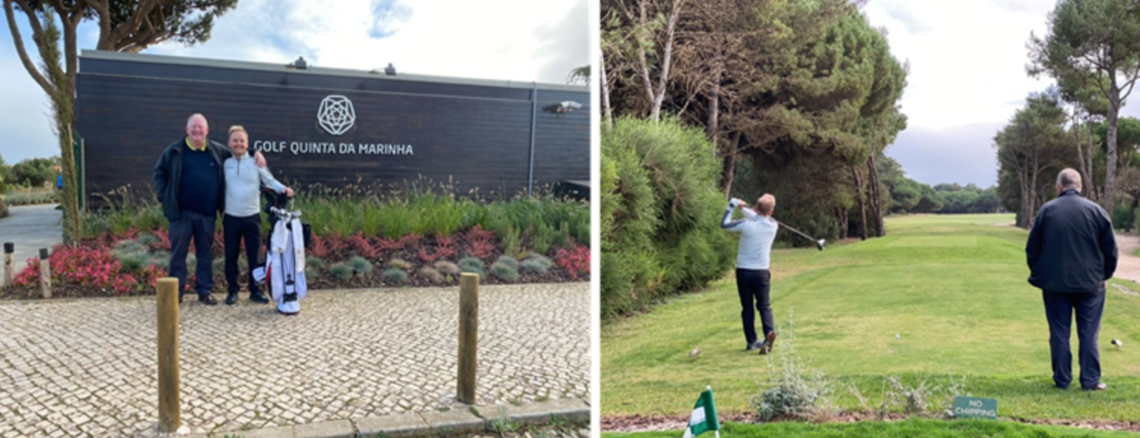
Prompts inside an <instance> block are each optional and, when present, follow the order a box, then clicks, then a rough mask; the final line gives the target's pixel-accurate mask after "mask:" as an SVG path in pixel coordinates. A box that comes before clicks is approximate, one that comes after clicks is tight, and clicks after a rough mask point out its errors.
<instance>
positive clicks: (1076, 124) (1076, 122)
mask: <svg viewBox="0 0 1140 438" xmlns="http://www.w3.org/2000/svg"><path fill="white" fill-rule="evenodd" d="M1073 134H1075V135H1076V137H1077V162H1078V163H1081V185H1082V188H1083V189H1084V190H1083V193H1084V195H1085V197H1088V196H1089V187H1091V185H1090V184H1088V181H1089V180H1091V179H1092V174H1090V173H1089V168H1088V167H1086V166H1085V153H1084V151H1083V150H1082V148H1081V119H1080V117H1079V116H1078V115H1077V113H1076V112H1073Z"/></svg>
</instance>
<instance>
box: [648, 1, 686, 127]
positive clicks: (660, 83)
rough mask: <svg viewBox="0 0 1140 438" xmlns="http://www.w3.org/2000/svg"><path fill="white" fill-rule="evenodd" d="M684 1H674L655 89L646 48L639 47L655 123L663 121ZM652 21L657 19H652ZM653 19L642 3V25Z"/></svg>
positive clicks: (666, 28)
mask: <svg viewBox="0 0 1140 438" xmlns="http://www.w3.org/2000/svg"><path fill="white" fill-rule="evenodd" d="M683 2H684V0H673V8H672V10H670V11H669V19H668V21H667V22H666V25H665V44H664V47H663V50H664V52H663V54H662V56H661V65H660V67H659V68H660V70H661V74H660V75H659V76H658V77H657V86H656V87H654V85H653V81H652V79H650V77H649V76H650V74H649V71H650V68H649V62H648V60H647V59H646V55H645V46H643V45H638V61H639V62H640V64H641V65H640V67H641V82H642V85H643V86H644V87H645V93H646V96H647V97H648V98H649V103H650V105H651V106H650V110H649V118H650V119H651V120H653V121H655V122H656V121H659V120H661V105H663V104H664V103H665V89H666V87H667V86H668V85H669V68H670V67H671V66H672V65H671V64H672V63H673V37H674V35H675V34H676V30H677V19H678V18H679V15H680V14H681V3H683ZM652 19H655V17H654V18H652ZM650 20H651V17H649V13H648V11H647V10H646V3H645V2H644V1H643V2H642V3H641V25H642V26H649V22H650Z"/></svg>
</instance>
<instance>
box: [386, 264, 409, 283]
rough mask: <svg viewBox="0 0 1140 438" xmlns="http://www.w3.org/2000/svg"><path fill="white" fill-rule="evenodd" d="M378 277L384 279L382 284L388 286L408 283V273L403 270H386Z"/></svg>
mask: <svg viewBox="0 0 1140 438" xmlns="http://www.w3.org/2000/svg"><path fill="white" fill-rule="evenodd" d="M380 276H381V277H383V278H384V282H386V283H390V284H404V282H406V281H408V273H407V272H404V270H403V269H397V268H388V269H387V270H385V271H384V272H383V273H382V274H380Z"/></svg>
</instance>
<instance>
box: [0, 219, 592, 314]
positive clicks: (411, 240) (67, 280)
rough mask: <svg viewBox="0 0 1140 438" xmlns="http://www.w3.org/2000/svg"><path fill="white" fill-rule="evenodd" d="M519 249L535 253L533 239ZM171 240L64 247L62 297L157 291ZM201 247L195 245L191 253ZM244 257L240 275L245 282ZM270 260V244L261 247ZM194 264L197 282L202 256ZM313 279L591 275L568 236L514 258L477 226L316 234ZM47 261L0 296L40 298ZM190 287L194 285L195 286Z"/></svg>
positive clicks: (394, 282) (217, 268)
mask: <svg viewBox="0 0 1140 438" xmlns="http://www.w3.org/2000/svg"><path fill="white" fill-rule="evenodd" d="M223 245H224V244H223V239H222V233H221V231H220V230H219V231H218V232H217V233H216V235H215V238H214V245H213V246H212V253H213V261H212V264H213V274H214V292H215V293H224V292H225V290H226V282H225V275H224V264H223V254H224V253H225V250H224V246H223ZM514 247H515V248H527V247H528V241H527V239H526V238H525V237H523V238H519V240H518V242H516V244H515V245H514ZM169 251H170V240H169V238H168V234H167V232H166V231H165V230H151V231H147V232H139V231H137V230H134V229H128V230H126V231H124V232H122V233H119V234H111V233H104V234H103V235H102V236H100V237H98V238H93V239H92V238H89V239H85V240H84V241H83V242H82V243H81V244H80V245H78V246H56V247H55V248H53V250H52V254H51V256H50V257H49V260H50V263H51V272H52V295H53V296H54V297H76V296H132V295H151V294H154V290H155V284H156V282H157V279H158V278H160V277H165V276H166V275H167V265H168V263H169V261H170V252H169ZM194 253H195V252H194V249H193V246H191V250H190V254H191V255H193V254H194ZM242 253H243V256H242V257H241V259H240V263H239V272H241V273H243V274H242V275H241V277H242V280H240V282H244V272H247V271H246V269H247V268H246V266H247V265H246V264H245V263H244V262H245V260H244V251H243V252H242ZM261 253H262V260H264V254H265V248H264V242H263V246H262V248H261ZM189 258H190V260H189V261H188V262H187V267H188V271H189V272H190V278H189V281H188V282H187V283H188V284H190V285H192V284H193V282H194V269H195V268H194V266H195V260H194V257H193V256H191V257H189ZM306 265H307V266H306V270H305V272H306V278H307V279H308V284H309V288H310V289H340V288H367V287H398V286H447V285H456V284H458V282H459V275H460V273H461V272H475V273H478V274H480V277H481V279H480V282H481V283H483V284H508V283H550V282H567V281H583V280H584V279H588V278H589V248H588V247H585V246H580V245H577V244H575V243H573V239H567V241H566V242H565V243H564V245H563V247H561V248H558V249H550V250H549V251H548V254H537V253H534V252H524V251H521V250H515V251H514V252H510V253H508V252H507V251H506V250H505V249H504V247H503V246H502V245H501V242H500V240H499V239H498V238H497V237H496V235H495V233H494V232H493V231H490V230H484V229H482V227H481V226H479V225H476V226H474V227H472V228H471V229H468V230H465V231H461V232H456V233H454V234H452V235H450V236H442V235H433V236H427V237H424V236H420V235H417V234H409V235H405V236H403V237H401V238H399V239H393V238H389V237H385V236H382V235H375V236H367V235H364V233H357V234H354V235H351V236H348V237H339V236H336V235H329V236H324V237H321V236H317V235H314V236H313V239H312V242H311V244H310V247H309V248H308V249H307V251H306ZM39 271H40V263H39V259H37V258H31V259H28V266H27V267H26V268H25V269H24V270H23V271H22V272H20V273H19V274H18V275H17V276H16V279H15V281H14V284H13V285H12V286H8V287H5V288H3V289H0V297H9V298H36V297H39V296H40V294H41V292H40V286H39V281H40V280H39V275H40V274H39ZM187 287H190V286H187Z"/></svg>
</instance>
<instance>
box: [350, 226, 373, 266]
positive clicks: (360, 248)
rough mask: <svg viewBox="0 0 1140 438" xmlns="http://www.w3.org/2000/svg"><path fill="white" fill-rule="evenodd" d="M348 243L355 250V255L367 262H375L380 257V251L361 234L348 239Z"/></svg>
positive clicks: (358, 233)
mask: <svg viewBox="0 0 1140 438" xmlns="http://www.w3.org/2000/svg"><path fill="white" fill-rule="evenodd" d="M348 243H349V245H351V246H352V247H353V248H355V249H356V252H357V254H359V255H361V256H363V257H364V258H366V259H369V260H375V259H376V258H377V257H379V256H380V251H381V249H380V248H379V247H378V246H376V245H373V244H372V241H371V239H369V238H367V237H364V233H363V232H357V233H356V234H353V235H352V236H349V237H348Z"/></svg>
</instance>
